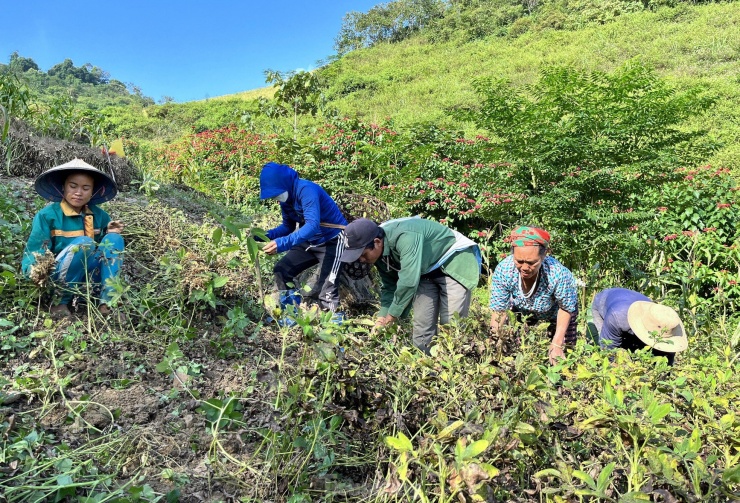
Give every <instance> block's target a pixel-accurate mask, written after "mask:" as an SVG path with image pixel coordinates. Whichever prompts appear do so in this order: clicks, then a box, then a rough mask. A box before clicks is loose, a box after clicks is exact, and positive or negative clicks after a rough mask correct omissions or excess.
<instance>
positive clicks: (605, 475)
mask: <svg viewBox="0 0 740 503" xmlns="http://www.w3.org/2000/svg"><path fill="white" fill-rule="evenodd" d="M615 466H616V465H615V463H614V462H612V463H609V464H608V465H606V466H605V467H604V468H602V470H601V473H599V479H598V480H597V481H596V490H597V491H599V493H600V494H603V493H604V491H606V488H607V487H609V484H610V483H611V476H612V472H613V471H614V467H615Z"/></svg>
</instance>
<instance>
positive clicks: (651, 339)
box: [627, 300, 688, 353]
mask: <svg viewBox="0 0 740 503" xmlns="http://www.w3.org/2000/svg"><path fill="white" fill-rule="evenodd" d="M627 321H628V323H629V325H630V328H631V329H632V331H633V332H634V333H635V335H636V336H637V338H638V339H640V340H641V341H642V342H644V343H645V344H646V345H648V346H650V347H651V348H655V349H657V350H658V351H663V352H665V353H678V352H679V351H683V350H685V349H686V347H687V346H688V339H687V338H686V331H685V330H684V327H683V323H682V322H681V318H679V317H678V313H676V311H674V310H673V309H671V308H670V307H668V306H664V305H662V304H656V303H655V302H647V301H644V300H638V301H636V302H633V303H632V305H631V306H630V308H629V310H628V311H627Z"/></svg>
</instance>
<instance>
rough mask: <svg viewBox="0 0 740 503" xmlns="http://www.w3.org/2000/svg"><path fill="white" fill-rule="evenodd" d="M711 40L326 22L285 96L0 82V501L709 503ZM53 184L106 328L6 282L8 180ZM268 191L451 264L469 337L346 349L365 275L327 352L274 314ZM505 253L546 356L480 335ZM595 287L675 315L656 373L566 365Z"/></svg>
mask: <svg viewBox="0 0 740 503" xmlns="http://www.w3.org/2000/svg"><path fill="white" fill-rule="evenodd" d="M738 26H740V2H727V3H715V2H703V1H699V0H697V1H680V0H640V1H636V0H449V1H442V0H395V1H393V2H389V3H384V4H378V5H377V6H376V7H374V8H373V9H371V10H370V11H369V12H367V13H349V14H348V15H347V17H346V18H345V22H344V24H343V27H342V31H341V32H340V34H339V36H338V39H337V48H338V50H339V51H340V52H341V53H342V55H341V57H337V58H336V59H335V60H333V61H332V62H331V63H329V64H328V65H326V66H324V67H322V68H321V69H320V70H318V71H316V72H312V73H308V72H297V73H288V74H280V73H277V72H268V73H267V79H268V84H273V85H271V86H268V87H265V88H261V89H255V90H251V91H245V92H244V93H239V94H236V95H230V96H223V97H219V98H211V99H208V100H201V101H194V102H189V103H174V102H165V103H162V104H158V105H157V104H154V103H153V101H152V100H151V99H149V98H146V97H144V96H141V95H140V93H139V92H137V89H136V88H135V86H132V87H131V90H128V89H126V86H123V85H121V84H120V83H118V82H116V81H110V80H108V79H107V77H106V76H105V73H104V72H103V71H102V70H100V69H98V68H96V67H93V66H92V65H84V66H83V67H79V68H78V67H74V65H72V64H71V62H67V61H65V63H61V64H60V65H57V66H56V67H55V70H54V72H52V73H53V75H49V74H47V73H44V72H39V71H38V70H37V69H34V68H33V66H34V64H33V61H32V60H30V59H29V58H22V57H19V56H18V55H15V57H11V60H12V61H11V64H10V65H7V66H8V68H0V437H1V438H2V443H0V461H1V462H0V487H2V491H1V492H0V502H1V503H6V501H7V502H8V503H21V502H26V501H34V502H47V501H49V502H51V501H54V502H68V501H69V502H72V501H75V502H80V503H81V502H87V503H90V502H97V503H103V502H115V503H163V502H167V503H174V502H178V501H179V502H183V503H196V502H203V501H207V502H210V503H221V502H231V501H239V502H244V503H256V502H263V501H271V502H275V503H312V502H327V503H330V502H337V503H338V502H357V503H370V502H373V503H406V502H410V501H413V502H420V503H432V502H435V503H436V502H440V503H453V502H465V503H471V502H487V503H488V502H490V503H494V502H500V501H512V502H522V503H524V502H526V503H530V502H532V503H535V502H539V503H543V502H547V503H565V502H576V501H577V502H625V503H627V502H649V501H653V502H665V503H669V502H677V501H687V502H705V501H706V502H711V503H715V502H716V503H724V502H727V501H736V500H737V495H738V494H740V405H739V404H740V185H738V175H739V174H740V91H738V89H740V63H739V60H740V57H739V56H740V38H739V37H740V30H739V29H738ZM350 49H353V50H350ZM164 101H168V100H164ZM118 138H121V140H122V141H121V143H120V144H118V145H116V146H117V150H118V154H117V155H113V154H111V155H110V156H109V155H108V151H106V150H105V149H101V147H105V146H111V144H112V142H113V141H114V140H117V139H118ZM116 143H118V142H117V141H116ZM120 145H122V146H123V147H125V149H121V147H120ZM122 150H125V155H123V152H122ZM72 157H80V158H84V160H85V161H86V162H89V163H91V164H93V165H95V166H96V167H97V168H99V169H102V170H108V171H110V172H111V173H112V174H115V178H116V182H117V184H118V185H119V192H118V195H117V197H116V198H115V199H113V200H111V201H109V202H106V203H104V204H102V205H101V207H102V208H103V209H104V210H105V211H107V212H108V213H109V214H110V216H111V218H112V219H113V220H120V223H118V224H116V227H118V228H119V229H120V227H121V226H122V225H123V226H124V227H123V230H122V232H121V237H122V238H123V240H124V241H125V251H124V252H123V253H122V254H121V255H120V256H119V258H121V259H122V262H123V263H122V266H121V274H120V275H119V276H117V277H115V278H112V281H110V282H109V283H107V286H110V287H111V288H110V290H109V295H110V297H109V298H108V300H107V302H108V306H107V307H110V308H111V309H112V312H106V311H107V310H106V309H101V306H100V300H99V299H98V297H97V296H98V292H97V290H96V288H95V286H97V285H93V283H94V281H90V282H81V283H77V284H76V285H77V287H76V286H75V285H66V286H68V287H70V288H75V290H74V292H73V293H74V301H73V302H72V303H71V304H70V306H69V307H70V310H71V312H70V315H69V316H65V317H63V318H62V319H59V318H58V317H54V316H51V314H50V309H51V307H52V306H53V305H54V304H55V301H57V300H58V299H59V298H60V293H61V292H60V287H64V286H65V285H59V284H58V283H56V284H55V283H54V281H53V280H52V279H50V277H49V273H50V271H51V270H53V269H52V268H54V267H56V266H57V264H56V262H55V260H56V258H55V257H54V255H53V254H49V253H46V254H44V255H43V256H41V255H40V254H39V256H38V257H37V262H36V266H35V267H34V268H33V269H32V271H31V274H29V276H28V277H27V276H26V275H24V274H23V272H22V271H21V259H22V257H23V256H24V249H25V248H24V247H25V246H26V242H27V240H28V236H29V235H30V233H31V229H32V228H34V227H35V228H36V229H37V230H38V228H39V222H41V221H42V218H35V215H37V214H38V212H39V210H40V209H41V208H43V207H44V206H45V205H46V201H44V200H42V199H41V197H39V196H37V195H36V192H35V191H34V188H33V177H34V176H35V175H37V174H38V173H40V172H41V171H42V170H44V169H47V168H50V167H52V166H55V165H57V164H60V163H62V162H65V161H67V160H68V159H70V158H72ZM271 161H274V162H279V163H285V164H289V165H291V166H294V167H295V169H296V171H298V173H299V174H300V176H301V177H303V178H306V179H309V180H313V181H315V182H317V183H318V184H320V185H321V186H322V187H323V188H325V189H326V190H327V192H328V193H329V194H330V195H332V196H333V197H335V199H336V200H337V201H338V202H339V204H340V205H342V206H343V209H344V210H345V211H349V212H350V213H352V215H353V216H361V215H366V216H368V217H371V218H376V219H378V220H380V219H383V220H385V219H387V217H388V215H390V216H391V217H392V218H395V217H406V216H412V215H420V216H422V217H425V218H428V219H431V220H436V221H438V222H441V223H443V224H445V225H447V226H449V227H451V228H453V229H455V230H457V231H459V232H461V233H463V234H464V235H465V236H467V237H468V238H470V239H472V240H474V241H475V243H476V244H477V245H478V247H479V249H480V251H481V259H482V268H481V275H480V281H479V284H478V286H477V287H476V288H474V289H472V302H471V306H470V314H469V316H468V317H467V318H466V319H464V320H460V319H458V318H457V317H454V318H453V320H452V321H451V323H449V324H445V325H442V326H440V327H439V333H438V334H437V335H436V336H435V338H434V339H433V347H432V349H431V351H430V354H426V353H423V352H421V351H418V350H417V349H416V347H414V346H413V338H412V322H411V320H410V319H409V318H403V317H401V318H399V319H398V320H396V321H397V322H396V323H393V324H391V325H390V326H386V327H380V326H377V327H376V322H377V314H378V311H379V308H380V304H381V301H380V300H379V296H378V290H379V286H378V275H377V272H375V271H374V270H373V269H372V268H371V272H370V273H369V276H368V277H365V278H364V279H363V280H362V281H361V282H359V283H358V282H354V281H353V280H351V279H350V278H348V277H344V276H342V277H341V279H340V282H341V284H342V288H341V302H342V305H341V310H342V311H343V314H344V315H346V317H344V318H343V319H342V322H341V323H336V321H337V320H336V319H335V318H334V315H335V313H333V312H330V311H321V310H319V309H314V308H313V307H315V305H314V306H313V307H312V306H311V305H310V303H309V302H308V299H303V303H302V304H301V305H300V306H299V307H298V308H297V309H293V306H291V307H286V308H284V309H281V308H280V307H279V306H278V302H277V301H276V300H275V299H276V298H279V292H277V291H276V288H275V285H274V277H273V271H274V267H275V264H276V262H277V261H278V260H279V259H280V257H281V255H280V254H267V253H263V251H264V249H263V245H264V243H263V242H260V241H261V240H260V236H263V230H264V229H270V228H273V227H274V226H276V225H279V223H280V222H281V214H280V210H279V207H278V205H277V203H276V202H275V201H269V200H268V201H260V200H259V187H260V170H261V168H262V166H263V165H264V164H265V163H266V162H271ZM70 190H73V189H70ZM86 190H87V191H89V192H92V190H93V188H87V189H86ZM65 193H66V189H65ZM381 215H382V216H381ZM521 225H535V226H541V227H542V228H544V229H546V230H547V231H548V232H549V233H550V234H551V237H552V239H551V240H550V247H549V253H551V254H552V256H554V257H555V258H556V259H557V260H558V261H559V262H560V263H562V264H563V265H564V266H565V267H566V268H568V269H569V270H570V271H571V272H572V274H573V279H574V280H575V285H576V286H575V289H576V291H577V292H576V293H577V295H575V297H576V304H577V307H576V309H575V311H572V312H571V311H569V316H573V317H574V318H573V319H575V322H576V332H577V337H576V339H577V342H576V343H575V344H573V345H567V347H563V346H566V344H557V343H556V339H555V336H553V335H552V334H548V322H547V321H545V322H542V323H534V324H531V325H529V324H527V323H526V322H527V321H529V320H526V319H518V317H517V316H516V315H515V314H514V313H509V315H510V316H509V317H508V321H509V323H508V324H507V325H506V326H504V327H503V328H502V329H500V330H491V320H492V312H491V307H490V303H489V298H490V296H491V292H490V290H491V285H492V283H494V281H493V280H492V276H493V272H494V271H495V270H496V268H497V266H498V264H499V263H500V262H501V261H502V259H503V258H504V257H507V256H508V255H510V254H511V253H512V248H511V241H510V239H509V236H510V231H511V230H512V229H515V228H517V227H519V226H521ZM56 230H57V229H54V231H56ZM75 232H76V231H67V234H71V235H74V233H75ZM79 232H80V233H81V232H82V231H79ZM64 234H65V232H64V231H61V235H64ZM36 235H37V236H38V233H37V234H36ZM52 235H59V234H56V233H52ZM38 241H41V240H40V239H38V240H37V242H38ZM116 241H120V240H118V238H116ZM81 246H82V245H81ZM416 248H417V249H418V248H419V247H418V246H417V247H416ZM378 249H379V248H377V247H376V248H375V250H376V252H375V253H378V251H377V250H378ZM380 251H381V252H382V248H380ZM412 251H416V250H412ZM519 251H521V249H520V250H519ZM530 251H534V250H532V249H531V248H530ZM537 260H538V262H539V263H540V267H541V264H542V262H543V261H542V260H541V256H540V258H539V259H537ZM400 262H401V264H402V265H401V267H403V264H404V260H403V257H402V258H401V260H400ZM528 263H529V262H528ZM534 263H536V262H533V264H534ZM533 264H530V266H531V267H532V268H534V267H535V266H534V265H533ZM102 267H104V265H103V266H102ZM440 271H443V269H440ZM472 271H474V268H473V267H470V268H469V269H468V272H472ZM538 274H539V273H538ZM435 275H436V271H435ZM514 276H515V275H514ZM538 277H539V276H538ZM565 277H566V278H570V276H569V275H567V274H566V275H565ZM548 279H549V278H548ZM566 281H570V280H569V279H568V280H566ZM295 282H296V283H297V284H296V285H294V286H295V287H296V289H297V290H298V291H299V292H305V291H308V290H309V289H310V287H311V284H312V282H313V279H312V278H311V277H310V274H307V275H305V276H302V277H298V278H296V280H295ZM513 283H517V281H516V277H514V281H513ZM537 285H547V288H549V286H550V283H549V281H540V280H538V279H536V280H535V287H534V291H535V292H540V291H541V290H544V288H540V287H539V286H537ZM571 285H572V283H571ZM522 286H523V285H522V284H521V282H519V287H520V290H521V292H522V295H525V294H524V289H522ZM614 286H621V287H625V288H629V289H633V290H636V291H639V292H640V293H643V294H644V295H646V296H649V298H651V299H653V300H654V301H656V302H659V303H661V304H664V305H665V306H668V307H670V308H672V309H673V310H675V311H676V313H678V315H679V317H680V320H681V322H682V324H681V325H680V326H681V329H682V330H684V331H685V334H686V336H687V340H688V347H687V348H686V350H685V351H682V352H679V353H677V354H676V355H675V364H674V363H671V361H670V360H669V359H668V358H666V357H665V356H662V355H657V354H654V353H653V352H652V351H650V349H649V348H645V349H640V350H635V351H631V350H626V349H623V348H610V347H602V346H601V345H600V344H599V341H597V340H595V339H594V333H593V331H592V329H591V325H593V323H591V322H593V313H592V311H591V303H592V301H593V299H594V297H595V295H596V294H597V293H598V292H600V291H602V290H604V289H606V288H610V287H614ZM514 288H516V286H514ZM572 293H573V292H572V288H570V294H571V295H570V299H571V307H572V304H573V302H572V299H573V297H574V296H573V295H572ZM530 294H531V291H530ZM294 295H295V293H294ZM386 298H387V296H386ZM560 303H561V298H560V297H558V298H557V299H556V303H555V304H553V306H556V307H559V308H560ZM307 304H308V305H307ZM560 309H561V311H563V310H564V309H563V308H560ZM560 314H561V313H560V312H558V317H559V318H560ZM281 318H282V319H283V320H285V319H288V320H290V321H293V322H295V325H294V326H292V325H291V324H290V323H275V320H274V319H281ZM560 328H562V325H561V327H560ZM560 335H562V334H560ZM651 335H655V333H654V332H651ZM555 349H559V350H560V351H555ZM561 352H562V353H561ZM561 354H562V357H561Z"/></svg>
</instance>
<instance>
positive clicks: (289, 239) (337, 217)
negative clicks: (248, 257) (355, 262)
mask: <svg viewBox="0 0 740 503" xmlns="http://www.w3.org/2000/svg"><path fill="white" fill-rule="evenodd" d="M260 199H262V200H265V199H275V200H276V201H278V202H279V203H280V210H281V212H282V217H283V222H282V224H281V225H280V226H278V227H275V228H274V229H270V230H269V231H267V237H268V238H269V239H270V242H269V243H267V244H266V245H265V246H264V248H262V251H264V252H265V253H267V254H268V255H274V254H276V253H280V252H288V253H286V254H285V255H284V256H283V257H282V258H281V259H280V260H278V262H277V264H275V269H274V274H275V284H276V286H277V288H278V290H279V291H280V304H281V307H283V308H284V307H285V306H286V305H290V304H298V303H299V302H300V300H301V297H302V295H301V293H300V291H299V290H297V289H296V287H297V285H296V284H295V282H296V279H295V278H296V276H298V275H299V274H300V273H302V272H303V271H305V270H306V269H308V268H309V267H311V266H314V265H317V264H318V266H319V278H318V281H317V283H316V286H315V288H314V290H313V291H311V292H309V293H307V294H305V295H303V297H309V298H315V299H317V300H318V302H319V303H320V305H321V308H322V309H324V310H327V311H332V312H335V313H336V312H337V309H338V308H339V282H338V278H339V272H340V268H341V265H342V263H341V262H340V261H339V257H340V255H341V253H342V250H343V249H344V244H343V243H344V241H343V239H342V229H344V226H345V225H347V220H345V218H344V216H343V215H342V212H341V211H340V209H339V207H338V206H337V204H336V203H335V202H334V200H333V199H332V198H331V196H329V194H327V193H326V191H325V190H324V189H322V188H321V187H320V186H319V185H317V184H315V183H314V182H311V181H309V180H304V179H302V178H299V177H298V173H296V171H295V170H294V169H293V168H291V167H290V166H285V165H283V164H277V163H274V162H271V163H267V164H265V165H264V166H263V168H262V171H261V172H260ZM341 317H342V315H341V313H337V314H336V317H335V318H336V319H335V321H341ZM289 324H290V323H289Z"/></svg>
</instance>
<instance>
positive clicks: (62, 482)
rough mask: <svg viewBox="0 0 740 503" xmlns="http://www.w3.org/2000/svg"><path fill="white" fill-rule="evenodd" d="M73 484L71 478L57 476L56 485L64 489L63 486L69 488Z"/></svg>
mask: <svg viewBox="0 0 740 503" xmlns="http://www.w3.org/2000/svg"><path fill="white" fill-rule="evenodd" d="M72 484H74V480H72V477H71V476H69V475H66V474H65V475H59V476H57V485H58V486H61V487H64V486H70V485H72Z"/></svg>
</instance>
